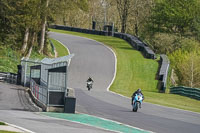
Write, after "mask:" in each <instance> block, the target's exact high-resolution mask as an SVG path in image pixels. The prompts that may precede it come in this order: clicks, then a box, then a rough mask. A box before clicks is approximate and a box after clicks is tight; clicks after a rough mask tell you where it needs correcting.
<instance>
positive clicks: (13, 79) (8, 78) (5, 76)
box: [0, 72, 17, 84]
mask: <svg viewBox="0 0 200 133" xmlns="http://www.w3.org/2000/svg"><path fill="white" fill-rule="evenodd" d="M0 81H4V82H7V83H11V84H17V74H15V73H9V72H0Z"/></svg>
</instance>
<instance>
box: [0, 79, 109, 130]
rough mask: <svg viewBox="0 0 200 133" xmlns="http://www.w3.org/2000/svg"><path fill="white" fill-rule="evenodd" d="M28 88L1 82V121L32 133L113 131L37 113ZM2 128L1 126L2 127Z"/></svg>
mask: <svg viewBox="0 0 200 133" xmlns="http://www.w3.org/2000/svg"><path fill="white" fill-rule="evenodd" d="M25 90H26V88H24V87H20V86H17V85H10V84H7V83H1V82H0V121H3V122H6V123H9V124H13V125H16V126H17V128H20V129H22V130H23V131H25V132H30V133H66V132H70V133H109V132H111V131H107V130H103V129H99V128H95V127H91V126H88V125H83V124H79V123H74V122H70V121H66V120H62V119H55V118H52V117H47V116H44V115H40V113H37V111H38V108H37V107H35V106H34V105H33V104H32V103H31V102H30V99H29V95H28V94H27V92H26V91H25ZM0 130H1V127H0Z"/></svg>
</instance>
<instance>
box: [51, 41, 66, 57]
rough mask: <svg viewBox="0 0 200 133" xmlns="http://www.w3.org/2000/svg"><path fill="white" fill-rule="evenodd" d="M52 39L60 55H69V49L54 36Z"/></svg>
mask: <svg viewBox="0 0 200 133" xmlns="http://www.w3.org/2000/svg"><path fill="white" fill-rule="evenodd" d="M50 40H51V41H52V43H53V45H54V47H55V48H56V51H57V53H58V57H61V56H66V55H69V53H68V50H67V49H66V48H65V47H64V46H63V45H62V44H61V43H60V42H58V41H56V40H54V39H53V38H50Z"/></svg>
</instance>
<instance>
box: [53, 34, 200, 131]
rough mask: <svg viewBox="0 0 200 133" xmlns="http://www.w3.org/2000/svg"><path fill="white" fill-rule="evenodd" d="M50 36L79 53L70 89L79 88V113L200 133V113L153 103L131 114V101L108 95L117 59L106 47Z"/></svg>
mask: <svg viewBox="0 0 200 133" xmlns="http://www.w3.org/2000/svg"><path fill="white" fill-rule="evenodd" d="M50 37H52V38H54V39H56V40H58V41H60V42H61V43H63V44H64V45H66V46H67V47H68V49H69V51H70V53H74V54H75V56H74V57H73V58H72V60H71V63H70V66H69V69H68V70H69V74H68V86H69V87H71V88H74V89H75V92H76V94H75V95H76V98H77V105H76V110H77V111H78V112H81V113H86V114H89V115H95V116H98V117H103V118H106V119H111V120H114V121H118V122H121V123H124V124H127V125H131V126H134V127H138V128H141V129H144V130H149V131H153V132H159V133H188V132H191V133H199V132H200V114H199V113H193V112H190V111H184V110H179V109H174V108H168V107H163V106H158V105H154V104H149V103H143V105H142V109H140V110H139V112H137V113H135V112H132V111H131V105H130V99H129V98H126V97H122V96H119V95H117V94H114V93H111V92H108V91H107V87H108V86H109V85H110V83H111V82H112V79H113V77H114V72H115V56H114V54H113V52H111V50H110V49H108V48H107V47H105V46H104V45H102V44H100V43H98V42H96V41H94V40H89V39H86V38H82V37H77V36H73V35H66V34H61V33H53V32H51V33H50ZM88 76H91V77H92V78H93V79H94V86H93V89H92V90H91V91H87V88H86V80H87V78H88ZM122 89H123V88H122Z"/></svg>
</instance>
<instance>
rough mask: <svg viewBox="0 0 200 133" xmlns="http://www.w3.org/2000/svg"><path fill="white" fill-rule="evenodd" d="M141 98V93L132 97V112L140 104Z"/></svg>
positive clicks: (135, 110)
mask: <svg viewBox="0 0 200 133" xmlns="http://www.w3.org/2000/svg"><path fill="white" fill-rule="evenodd" d="M142 100H143V96H142V95H141V94H136V95H135V97H134V99H133V104H132V106H133V112H137V110H138V107H139V106H141V104H142Z"/></svg>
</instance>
